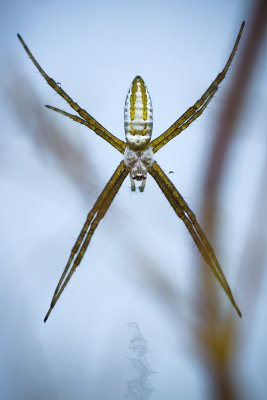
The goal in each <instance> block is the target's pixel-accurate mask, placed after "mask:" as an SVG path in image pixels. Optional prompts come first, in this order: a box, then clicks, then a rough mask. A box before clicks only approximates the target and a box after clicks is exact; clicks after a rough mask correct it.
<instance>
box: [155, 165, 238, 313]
mask: <svg viewBox="0 0 267 400" xmlns="http://www.w3.org/2000/svg"><path fill="white" fill-rule="evenodd" d="M148 172H149V173H150V175H152V176H153V178H154V179H155V181H156V182H157V184H158V185H159V187H160V189H161V190H162V192H163V193H164V195H165V197H166V198H167V200H168V201H169V203H170V205H171V206H172V208H173V210H174V211H175V213H176V214H177V215H178V217H179V218H180V219H181V220H182V221H183V222H184V224H185V226H186V228H187V230H188V231H189V233H190V235H191V236H192V238H193V240H194V242H195V244H196V245H197V247H198V249H199V251H200V253H201V254H202V257H203V258H204V260H205V261H206V263H207V264H208V266H209V267H210V269H211V270H212V272H213V273H214V275H215V276H216V278H217V280H218V281H219V283H220V284H221V286H222V288H223V289H224V291H225V293H226V294H227V296H228V297H229V299H230V301H231V303H232V305H233V307H234V308H235V310H236V311H237V313H238V315H239V316H240V317H241V316H242V315H241V312H240V310H239V308H238V306H237V304H236V302H235V300H234V297H233V295H232V292H231V289H230V287H229V285H228V283H227V280H226V278H225V276H224V273H223V271H222V269H221V267H220V264H219V262H218V260H217V258H216V256H215V253H214V251H213V249H212V247H211V245H210V243H209V241H208V239H207V237H206V236H205V233H204V232H203V231H202V229H201V228H200V226H199V224H198V222H197V220H196V217H195V215H194V213H193V212H192V210H190V208H189V206H188V205H187V203H186V202H185V200H184V199H183V197H182V196H181V194H180V193H179V192H178V190H177V189H176V188H175V186H174V185H173V183H172V182H171V181H170V179H169V178H168V177H167V175H166V174H165V173H164V172H163V171H162V169H161V168H160V166H159V165H158V164H157V163H156V162H154V164H153V166H152V168H151V169H150V170H149V171H148Z"/></svg>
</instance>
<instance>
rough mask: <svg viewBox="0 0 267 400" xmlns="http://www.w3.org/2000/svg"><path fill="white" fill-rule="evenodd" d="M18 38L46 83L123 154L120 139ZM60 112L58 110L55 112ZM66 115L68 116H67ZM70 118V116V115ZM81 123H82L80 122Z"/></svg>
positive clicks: (123, 146) (123, 145)
mask: <svg viewBox="0 0 267 400" xmlns="http://www.w3.org/2000/svg"><path fill="white" fill-rule="evenodd" d="M18 38H19V40H20V42H21V44H22V46H23V47H24V49H25V51H26V53H27V54H28V56H29V57H30V59H31V60H32V62H33V63H34V65H35V66H36V68H37V69H38V70H39V72H40V73H41V74H42V76H43V77H44V79H45V80H46V82H47V83H48V85H49V86H51V87H52V88H53V89H54V90H55V91H56V92H57V93H58V94H59V95H60V96H61V97H63V99H65V100H66V101H67V102H68V103H69V105H70V106H71V107H72V108H73V109H74V110H75V111H76V112H77V113H78V114H79V115H80V116H81V117H82V118H83V119H85V120H86V121H87V122H89V123H90V129H92V130H93V131H95V133H96V134H97V135H99V136H101V137H102V138H103V139H105V140H106V141H107V142H109V143H110V144H111V145H112V146H113V147H115V148H116V149H117V150H119V151H120V152H121V149H122V148H123V149H125V147H126V144H125V143H124V142H123V141H122V140H120V139H118V138H117V137H116V136H114V135H112V133H110V132H109V131H108V130H107V129H105V128H104V127H103V126H102V125H101V124H100V123H99V122H97V121H96V120H95V119H94V118H93V117H92V116H91V115H90V114H88V112H87V111H85V110H84V109H82V108H81V107H80V106H79V104H77V103H75V102H74V101H73V100H72V98H71V97H70V96H69V95H68V94H67V93H66V92H64V90H63V89H62V88H61V87H60V85H58V84H57V83H56V82H55V81H54V80H53V79H52V78H50V77H49V76H48V75H47V74H46V73H45V71H44V70H43V69H42V67H41V66H40V65H39V64H38V62H37V61H36V59H35V58H34V56H33V55H32V53H31V52H30V50H29V49H28V47H27V46H26V44H25V42H24V40H23V39H22V37H21V36H20V35H19V34H18ZM55 111H58V110H55ZM62 114H64V112H62ZM65 115H66V114H65ZM68 116H69V115H68ZM78 122H80V121H78Z"/></svg>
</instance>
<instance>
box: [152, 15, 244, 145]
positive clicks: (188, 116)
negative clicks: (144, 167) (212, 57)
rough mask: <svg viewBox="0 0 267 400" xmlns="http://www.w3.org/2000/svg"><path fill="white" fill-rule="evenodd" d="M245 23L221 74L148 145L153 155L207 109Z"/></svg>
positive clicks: (239, 35)
mask: <svg viewBox="0 0 267 400" xmlns="http://www.w3.org/2000/svg"><path fill="white" fill-rule="evenodd" d="M244 25H245V22H244V21H243V22H242V25H241V27H240V30H239V33H238V36H237V38H236V41H235V44H234V47H233V50H232V52H231V54H230V56H229V58H228V60H227V63H226V64H225V67H224V68H223V70H222V72H220V73H219V74H218V75H217V77H216V78H215V80H214V81H213V82H212V84H211V85H210V86H209V88H208V89H207V90H206V92H205V93H204V94H203V95H202V96H201V97H200V99H199V100H197V101H196V103H195V104H194V105H193V106H192V107H190V108H188V110H187V111H186V112H185V113H184V114H183V115H182V116H181V117H180V118H178V119H177V121H175V122H174V123H173V124H172V125H171V126H170V127H169V129H167V130H166V131H165V132H163V133H162V135H160V136H158V137H157V138H156V139H154V140H152V142H151V143H150V146H151V147H152V149H153V153H156V152H157V151H158V150H159V149H160V148H161V147H163V146H165V144H166V143H168V142H169V141H170V140H171V139H173V138H174V137H175V136H177V135H178V134H179V133H180V132H181V131H182V130H184V129H185V128H187V127H188V126H189V125H190V124H191V123H192V122H193V121H194V120H195V119H196V118H197V117H199V116H200V115H201V114H202V112H203V111H204V110H205V108H206V107H207V105H208V103H209V102H210V100H211V99H212V97H213V96H214V95H215V93H216V90H217V89H218V86H219V84H220V83H221V81H222V80H223V79H224V78H225V75H226V73H227V71H228V69H229V67H230V65H231V62H232V61H233V58H234V55H235V53H236V50H237V47H238V44H239V41H240V38H241V35H242V32H243V29H244Z"/></svg>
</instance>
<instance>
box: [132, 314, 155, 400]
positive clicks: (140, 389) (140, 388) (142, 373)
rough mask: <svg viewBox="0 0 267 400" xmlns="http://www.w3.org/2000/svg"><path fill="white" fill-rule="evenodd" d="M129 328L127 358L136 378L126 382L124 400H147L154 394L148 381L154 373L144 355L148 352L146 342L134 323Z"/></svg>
mask: <svg viewBox="0 0 267 400" xmlns="http://www.w3.org/2000/svg"><path fill="white" fill-rule="evenodd" d="M129 328H130V330H131V340H130V344H129V356H128V357H127V358H128V359H129V361H130V365H131V366H132V367H133V368H134V369H135V371H136V377H135V378H134V379H131V380H128V381H126V383H127V392H126V395H125V400H148V399H150V398H151V396H152V393H153V392H154V390H153V389H152V387H151V386H150V385H149V382H148V381H149V378H150V376H151V375H153V374H154V373H155V372H154V371H153V370H152V369H151V367H150V365H149V364H148V362H147V360H146V353H148V351H149V350H148V347H147V341H146V340H145V339H144V337H143V336H142V335H141V333H140V330H139V328H138V325H137V323H136V322H130V323H129Z"/></svg>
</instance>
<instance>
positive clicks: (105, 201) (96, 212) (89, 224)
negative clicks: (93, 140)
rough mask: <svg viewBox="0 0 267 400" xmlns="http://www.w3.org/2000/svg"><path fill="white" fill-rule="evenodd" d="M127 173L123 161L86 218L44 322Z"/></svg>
mask: <svg viewBox="0 0 267 400" xmlns="http://www.w3.org/2000/svg"><path fill="white" fill-rule="evenodd" d="M127 175H128V171H126V168H125V165H124V162H123V161H121V163H120V164H119V166H118V167H117V169H116V171H115V172H114V174H113V175H112V177H111V178H110V180H109V181H108V183H107V184H106V186H105V187H104V189H103V191H102V193H101V194H100V196H99V197H98V199H97V201H96V202H95V204H94V206H93V208H92V210H91V211H90V212H89V214H88V216H87V218H86V221H85V224H84V226H83V228H82V230H81V232H80V234H79V236H78V239H77V240H76V242H75V245H74V246H73V248H72V250H71V254H70V257H69V259H68V262H67V265H66V267H65V269H64V271H63V274H62V275H61V278H60V280H59V282H58V285H57V287H56V290H55V292H54V295H53V298H52V302H51V305H50V308H49V310H48V312H47V314H46V316H45V319H44V322H46V320H47V319H48V317H49V315H50V313H51V311H52V309H53V308H54V306H55V304H56V302H57V301H58V299H59V297H60V296H61V294H62V292H63V290H64V289H65V287H66V285H67V283H68V282H69V280H70V278H71V276H72V274H73V272H74V271H75V270H76V268H77V267H78V266H79V264H80V262H81V260H82V258H83V256H84V253H85V252H86V249H87V247H88V245H89V243H90V241H91V239H92V236H93V234H94V232H95V230H96V228H97V226H98V224H99V222H100V221H101V219H102V218H103V217H104V216H105V214H106V212H107V210H108V208H109V206H110V204H111V203H112V201H113V199H114V197H115V196H116V194H117V193H118V191H119V189H120V187H121V185H122V183H123V181H124V179H125V178H126V176H127Z"/></svg>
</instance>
